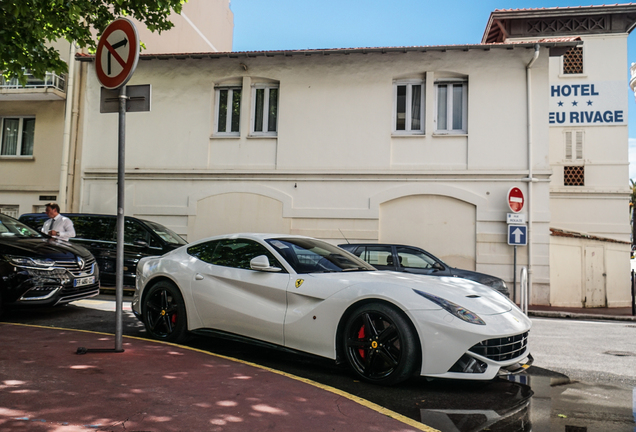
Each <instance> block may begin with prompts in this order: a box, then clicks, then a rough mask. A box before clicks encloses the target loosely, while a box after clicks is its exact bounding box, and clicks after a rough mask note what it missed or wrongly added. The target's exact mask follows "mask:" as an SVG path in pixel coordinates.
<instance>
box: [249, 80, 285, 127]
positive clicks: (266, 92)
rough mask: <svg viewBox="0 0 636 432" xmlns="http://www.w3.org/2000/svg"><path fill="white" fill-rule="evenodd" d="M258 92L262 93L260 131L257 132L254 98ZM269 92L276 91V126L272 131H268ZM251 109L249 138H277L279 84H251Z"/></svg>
mask: <svg viewBox="0 0 636 432" xmlns="http://www.w3.org/2000/svg"><path fill="white" fill-rule="evenodd" d="M258 90H264V91H263V112H262V116H263V118H262V119H261V122H262V129H263V130H261V131H257V130H256V128H255V126H256V121H257V116H256V110H257V106H256V97H257V91H258ZM270 90H276V93H277V94H276V107H275V108H276V124H275V126H274V130H273V131H270V130H269V126H270V125H269V112H270V109H271V106H270V103H269V101H270V96H271V92H270ZM251 96H252V109H251V115H250V136H255V137H260V136H265V137H275V136H278V117H279V115H278V114H279V112H278V108H279V106H280V85H279V84H277V83H276V84H274V83H258V84H253V85H252V95H251Z"/></svg>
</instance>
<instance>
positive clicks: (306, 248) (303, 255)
mask: <svg viewBox="0 0 636 432" xmlns="http://www.w3.org/2000/svg"><path fill="white" fill-rule="evenodd" d="M267 243H268V244H269V245H270V246H272V247H273V248H274V249H276V251H277V252H278V253H279V254H281V255H282V257H283V258H285V260H286V261H287V262H288V263H289V265H290V266H292V268H293V269H294V271H295V272H296V273H299V274H303V273H331V272H343V271H369V270H375V268H374V267H372V266H371V265H369V264H367V263H366V262H364V261H362V260H361V259H359V258H357V257H356V256H354V255H351V254H350V253H349V252H345V251H344V250H342V249H340V248H339V247H337V246H333V245H331V244H329V243H327V242H323V241H320V240H316V239H312V238H278V239H268V240H267Z"/></svg>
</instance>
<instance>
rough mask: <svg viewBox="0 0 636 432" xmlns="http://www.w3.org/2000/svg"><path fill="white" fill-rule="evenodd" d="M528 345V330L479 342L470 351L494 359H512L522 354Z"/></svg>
mask: <svg viewBox="0 0 636 432" xmlns="http://www.w3.org/2000/svg"><path fill="white" fill-rule="evenodd" d="M527 346H528V332H525V333H522V334H518V335H515V336H508V337H504V338H496V339H488V340H485V341H482V342H479V343H478V344H477V345H474V346H473V347H472V348H470V350H469V351H471V352H474V353H475V354H479V355H480V356H484V357H487V358H489V359H490V360H494V361H506V360H512V359H515V358H517V357H519V356H521V355H522V354H523V353H524V352H525V351H526V348H527Z"/></svg>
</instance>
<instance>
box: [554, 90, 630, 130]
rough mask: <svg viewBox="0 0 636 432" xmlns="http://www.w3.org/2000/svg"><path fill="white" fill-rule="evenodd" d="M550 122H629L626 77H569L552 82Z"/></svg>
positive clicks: (611, 123) (608, 123)
mask: <svg viewBox="0 0 636 432" xmlns="http://www.w3.org/2000/svg"><path fill="white" fill-rule="evenodd" d="M548 122H549V124H550V126H574V127H577V126H578V127H581V126H615V125H620V126H626V125H627V93H626V92H625V82H623V81H595V82H589V81H572V82H570V81H567V80H560V81H559V83H558V84H551V85H550V113H549V117H548Z"/></svg>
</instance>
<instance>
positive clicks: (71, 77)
mask: <svg viewBox="0 0 636 432" xmlns="http://www.w3.org/2000/svg"><path fill="white" fill-rule="evenodd" d="M68 55H69V59H68V81H67V82H66V110H65V112H64V135H63V136H62V166H61V167H60V191H59V196H58V198H57V202H58V205H59V206H60V210H61V211H63V212H64V211H66V208H67V205H66V204H67V203H66V201H67V195H68V193H67V191H68V158H69V153H70V147H71V124H72V122H73V115H72V114H73V93H74V92H73V90H74V87H75V65H76V62H75V41H72V42H71V48H70V50H69V54H68Z"/></svg>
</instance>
